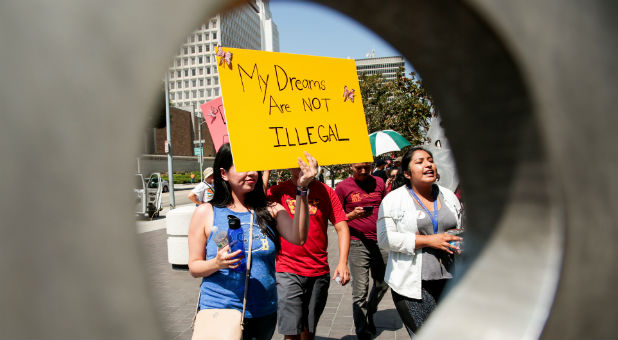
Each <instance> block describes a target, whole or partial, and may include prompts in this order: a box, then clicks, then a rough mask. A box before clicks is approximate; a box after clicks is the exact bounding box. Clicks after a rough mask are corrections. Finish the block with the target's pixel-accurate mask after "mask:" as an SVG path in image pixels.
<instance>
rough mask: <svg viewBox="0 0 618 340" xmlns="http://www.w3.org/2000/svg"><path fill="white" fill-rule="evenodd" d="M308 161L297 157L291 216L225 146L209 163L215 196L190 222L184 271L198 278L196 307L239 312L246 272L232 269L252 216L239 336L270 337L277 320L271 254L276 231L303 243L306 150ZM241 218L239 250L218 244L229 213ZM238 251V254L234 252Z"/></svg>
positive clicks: (310, 173) (308, 176)
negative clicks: (238, 168)
mask: <svg viewBox="0 0 618 340" xmlns="http://www.w3.org/2000/svg"><path fill="white" fill-rule="evenodd" d="M305 156H306V157H307V161H308V163H305V162H304V161H302V160H301V158H298V165H299V167H300V169H301V175H300V176H299V179H298V183H297V185H298V189H297V191H296V193H297V195H296V202H297V203H296V204H297V205H296V210H297V211H298V212H299V213H297V214H296V215H294V219H292V218H290V216H289V215H288V213H287V211H286V210H285V208H284V207H283V206H282V205H281V204H278V203H270V202H268V201H267V199H266V195H265V193H264V188H263V183H262V178H261V176H262V173H261V172H257V171H249V172H237V171H236V169H235V168H234V162H233V159H232V152H231V149H230V145H229V144H224V145H223V146H221V148H220V149H219V151H218V152H217V155H216V156H215V161H214V165H213V169H214V186H215V190H214V191H215V195H214V197H213V199H212V200H211V201H210V202H209V203H206V204H202V205H200V206H199V207H197V208H196V210H195V212H194V213H193V217H192V218H191V223H190V226H189V271H190V272H191V275H192V276H194V277H202V278H203V279H202V283H201V286H200V301H199V309H200V310H202V309H228V308H232V309H237V310H240V311H242V302H243V296H244V289H245V273H244V272H241V271H237V270H234V269H236V268H238V266H239V265H240V261H241V257H244V258H247V255H246V254H247V252H248V251H249V249H247V248H248V247H249V242H248V240H249V228H250V225H251V219H252V217H253V242H252V244H253V245H252V248H251V257H252V260H251V275H250V279H249V288H248V294H247V304H246V311H245V323H244V329H243V339H270V338H271V337H272V335H273V333H274V331H275V326H276V323H277V288H276V284H275V257H276V252H277V250H278V248H279V245H278V240H279V235H280V236H281V237H283V238H284V239H285V240H286V241H288V242H291V243H293V244H297V245H302V244H304V243H305V241H306V239H307V233H308V231H309V204H308V202H307V193H308V189H307V187H308V185H309V183H310V182H311V180H312V179H313V178H314V177H315V175H316V174H317V167H318V165H317V161H316V160H315V159H314V158H313V157H312V156H311V155H310V154H308V153H306V152H305ZM230 215H232V216H235V217H237V218H238V219H240V224H241V228H242V234H243V236H244V240H245V241H244V249H245V251H244V254H240V253H241V252H242V250H237V251H235V252H233V253H230V252H229V249H230V246H229V245H226V246H225V247H223V248H220V249H219V248H218V247H217V245H216V244H215V242H214V241H213V236H214V233H213V230H214V229H215V228H213V227H215V226H216V227H217V228H216V229H218V230H219V231H227V229H228V216H230ZM239 255H240V256H239Z"/></svg>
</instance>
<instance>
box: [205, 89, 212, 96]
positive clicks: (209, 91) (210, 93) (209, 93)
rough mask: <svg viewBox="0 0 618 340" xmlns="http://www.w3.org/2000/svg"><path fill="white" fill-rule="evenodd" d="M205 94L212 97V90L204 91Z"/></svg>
mask: <svg viewBox="0 0 618 340" xmlns="http://www.w3.org/2000/svg"><path fill="white" fill-rule="evenodd" d="M206 94H207V95H208V97H211V96H212V90H211V89H206Z"/></svg>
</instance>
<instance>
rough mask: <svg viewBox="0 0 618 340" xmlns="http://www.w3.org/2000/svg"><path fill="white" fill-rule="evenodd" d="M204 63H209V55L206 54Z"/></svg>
mask: <svg viewBox="0 0 618 340" xmlns="http://www.w3.org/2000/svg"><path fill="white" fill-rule="evenodd" d="M206 63H207V64H208V63H210V56H208V55H207V56H206Z"/></svg>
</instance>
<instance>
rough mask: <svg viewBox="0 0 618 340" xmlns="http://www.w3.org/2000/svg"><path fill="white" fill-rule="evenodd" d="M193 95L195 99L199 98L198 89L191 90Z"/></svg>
mask: <svg viewBox="0 0 618 340" xmlns="http://www.w3.org/2000/svg"><path fill="white" fill-rule="evenodd" d="M191 95H193V98H194V99H195V98H197V91H196V90H193V91H191Z"/></svg>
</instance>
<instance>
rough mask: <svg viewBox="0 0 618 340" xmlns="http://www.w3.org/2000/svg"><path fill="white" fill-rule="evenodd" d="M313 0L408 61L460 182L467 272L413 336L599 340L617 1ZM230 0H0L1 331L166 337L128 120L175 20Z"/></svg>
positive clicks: (612, 157)
mask: <svg viewBox="0 0 618 340" xmlns="http://www.w3.org/2000/svg"><path fill="white" fill-rule="evenodd" d="M320 2H323V3H324V4H326V5H328V6H332V7H333V8H335V9H337V10H339V11H341V12H343V13H344V14H347V15H349V16H351V17H352V18H355V19H357V20H358V21H360V22H362V23H363V24H365V25H366V26H367V27H368V28H370V29H372V30H374V31H375V32H376V33H378V34H379V35H381V36H382V37H384V38H385V39H386V40H387V41H388V42H390V43H391V44H392V45H393V46H394V47H396V48H397V49H399V50H400V51H401V52H402V53H403V54H404V55H405V56H406V57H407V58H408V59H409V60H410V61H411V62H412V64H413V65H414V66H415V68H416V69H417V71H418V72H419V74H420V75H421V76H422V77H423V79H424V81H425V85H426V86H427V87H428V89H429V91H430V92H431V93H432V95H433V96H434V98H435V100H436V103H437V105H438V107H439V108H440V112H441V113H442V116H443V117H442V118H443V122H444V125H445V131H446V135H447V137H448V139H449V141H450V142H451V146H452V149H453V152H454V155H455V159H456V160H457V165H458V168H459V170H460V179H461V181H462V183H465V185H464V192H465V195H466V202H467V209H468V213H469V219H468V225H467V226H466V227H467V232H466V236H467V240H466V249H468V251H467V254H468V255H467V256H468V263H467V266H466V269H467V270H466V272H465V275H464V276H463V278H462V279H460V281H459V283H458V285H457V286H456V287H454V288H452V290H451V291H450V294H449V295H448V296H447V298H446V300H445V301H444V302H443V303H441V304H440V306H439V308H438V309H437V310H436V312H435V313H434V314H433V315H432V317H431V318H430V320H429V321H428V322H427V324H426V325H425V326H424V327H423V329H422V330H421V333H420V334H419V338H461V339H464V338H474V339H481V338H492V339H495V338H526V339H529V338H530V339H531V338H538V337H545V338H551V339H558V338H559V339H566V338H576V339H581V338H587V339H591V338H610V339H615V338H617V335H618V331H617V325H616V320H618V308H617V303H618V298H617V294H618V292H617V289H616V287H618V270H617V268H618V247H617V246H616V240H617V239H618V225H617V221H618V209H616V207H617V206H618V176H617V174H618V140H617V139H618V121H617V119H618V115H617V114H616V112H617V110H618V103H617V101H618V97H617V96H616V93H618V88H617V87H618V82H617V81H616V74H618V72H617V71H618V70H617V67H618V65H617V63H616V60H618V57H617V53H618V51H617V49H616V32H617V31H618V25H617V20H616V18H617V17H618V16H617V15H616V13H617V3H616V2H615V1H578V0H561V1H558V0H544V1H537V0H522V1H492V0H468V1H454V0H453V1H450V0H443V1H424V0H413V1H410V0H393V1H388V2H386V1H379V2H377V1H372V0H363V1H357V0H341V1H337V2H330V1H325V0H324V1H320ZM235 3H237V2H236V1H224V0H210V1H201V0H187V1H180V2H170V1H159V2H153V1H146V0H141V1H140V0H135V1H105V2H104V1H99V2H94V1H90V2H82V1H68V0H65V1H63V0H58V1H36V0H32V1H18V0H6V1H2V2H0V46H2V49H0V60H2V63H0V75H2V79H3V80H5V81H4V83H3V85H2V86H1V88H0V102H2V104H3V106H2V124H0V159H2V163H1V164H2V165H1V166H0V174H1V175H2V178H5V179H15V178H36V179H37V180H36V181H25V182H24V181H16V180H7V181H5V183H4V186H3V192H4V195H2V196H1V197H0V217H1V218H2V224H1V229H0V230H1V231H2V237H0V249H1V250H2V256H0V268H3V269H4V272H3V279H2V280H1V285H2V286H1V288H2V289H0V301H1V303H0V315H2V317H1V318H0V337H1V338H163V337H164V335H163V334H164V333H163V327H162V325H161V323H160V322H159V321H158V319H157V311H156V305H155V304H154V303H153V301H154V300H153V296H152V292H151V291H150V289H149V285H148V283H149V282H148V277H147V276H146V274H145V272H144V270H143V265H142V262H141V258H140V256H141V254H140V252H139V250H138V248H137V236H136V234H135V221H134V218H133V212H132V207H133V205H132V204H131V203H132V199H131V197H130V195H127V194H126V193H127V192H126V190H127V188H130V187H131V185H132V178H131V173H130V171H128V169H133V168H134V167H135V155H137V154H139V152H138V150H137V149H138V145H140V140H141V138H142V137H141V136H140V134H139V133H135V131H141V130H142V129H143V128H144V125H145V123H144V122H145V120H146V117H147V116H148V115H147V113H148V112H147V109H148V108H150V107H153V106H154V105H152V104H153V103H154V102H155V101H156V99H157V97H159V88H160V81H161V77H162V74H163V73H164V72H165V69H166V67H167V66H168V64H169V62H170V58H171V56H172V55H174V53H175V52H176V50H177V48H178V46H179V45H180V44H181V42H182V41H183V39H184V38H185V37H186V35H187V33H189V32H191V30H192V29H193V28H194V27H196V26H197V25H198V24H199V23H200V22H201V21H202V20H204V19H206V18H208V17H211V16H213V15H214V14H215V13H217V12H220V11H222V10H224V9H225V8H228V7H229V6H232V5H233V4H235ZM127 112H130V113H131V114H127ZM41 146H48V147H41ZM50 150H51V151H50ZM93 155H97V156H96V157H93ZM41 164H45V166H41ZM67 174H70V176H67ZM93 177H96V178H98V179H99V180H98V181H93V180H92V178H93ZM32 193H35V194H32ZM93 193H96V194H93ZM445 324H448V327H445Z"/></svg>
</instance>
